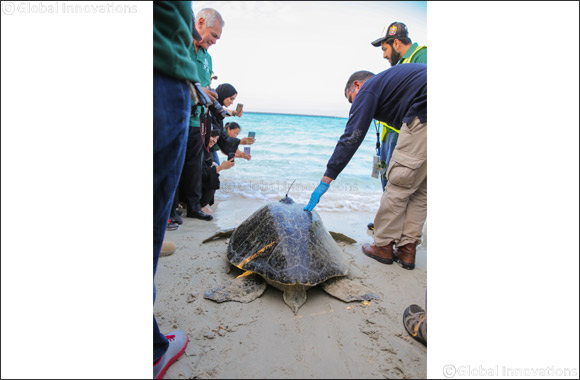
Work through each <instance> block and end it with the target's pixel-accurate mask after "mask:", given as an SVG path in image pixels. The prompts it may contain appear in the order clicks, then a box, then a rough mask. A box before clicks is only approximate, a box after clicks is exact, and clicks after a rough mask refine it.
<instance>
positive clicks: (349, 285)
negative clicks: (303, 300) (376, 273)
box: [321, 277, 379, 302]
mask: <svg viewBox="0 0 580 380" xmlns="http://www.w3.org/2000/svg"><path fill="white" fill-rule="evenodd" d="M321 285H322V289H323V290H324V291H325V292H326V293H328V294H330V295H331V296H333V297H336V298H338V299H339V300H342V301H344V302H353V301H370V300H372V299H377V300H378V299H379V297H378V296H377V295H376V294H374V293H373V292H372V291H371V290H370V289H369V288H367V287H366V286H364V285H361V284H359V283H358V282H354V281H352V280H349V279H348V278H346V277H340V278H331V279H330V280H328V281H326V282H323V283H322V284H321Z"/></svg>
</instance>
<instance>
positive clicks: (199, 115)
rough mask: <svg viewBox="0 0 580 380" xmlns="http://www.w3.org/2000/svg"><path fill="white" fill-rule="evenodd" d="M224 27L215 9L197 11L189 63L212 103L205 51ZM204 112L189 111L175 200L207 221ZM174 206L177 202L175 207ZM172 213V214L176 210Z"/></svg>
mask: <svg viewBox="0 0 580 380" xmlns="http://www.w3.org/2000/svg"><path fill="white" fill-rule="evenodd" d="M223 26H224V20H223V18H222V16H221V15H220V13H219V12H218V11H216V10H215V9H212V8H204V9H202V10H201V11H199V12H197V14H196V18H195V27H196V29H197V30H198V31H199V34H200V35H201V40H200V41H193V44H192V45H191V46H190V48H189V55H190V58H191V61H192V62H193V64H194V65H195V67H196V68H197V72H198V74H199V83H200V85H201V86H202V87H203V88H204V91H205V93H206V94H207V95H208V96H209V98H210V99H211V101H212V102H213V101H215V100H216V99H217V97H218V96H217V94H216V93H215V92H213V91H211V90H210V89H209V85H210V82H211V73H212V72H213V64H212V60H211V56H210V55H209V53H208V52H207V50H208V49H209V48H210V46H212V45H214V44H215V43H216V42H217V40H219V39H220V37H221V35H222V28H223ZM206 111H207V109H206V108H205V107H202V106H198V107H197V108H196V109H192V113H191V118H190V119H189V137H188V140H187V151H186V154H185V163H184V164H183V172H182V173H181V183H180V194H177V195H176V197H178V198H181V200H183V201H185V204H186V208H187V217H189V218H197V219H202V220H206V221H209V220H212V219H213V216H211V215H209V214H207V213H205V212H203V211H202V210H201V205H200V201H201V196H202V188H201V183H202V179H201V175H202V174H201V173H202V164H203V150H204V149H207V144H208V140H209V133H210V130H211V121H210V120H207V121H206V119H205V113H206ZM206 137H207V138H206ZM176 204H177V199H176V202H175V203H174V206H176ZM172 211H173V212H175V208H174V209H173V210H172ZM174 219H177V217H176V215H175V214H173V215H172V217H171V220H174ZM178 223H179V221H178Z"/></svg>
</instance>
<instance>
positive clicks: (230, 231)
mask: <svg viewBox="0 0 580 380" xmlns="http://www.w3.org/2000/svg"><path fill="white" fill-rule="evenodd" d="M234 230H235V228H230V229H228V230H221V231H218V232H216V233H215V234H213V235H212V236H210V237H208V238H207V239H205V240H204V241H202V242H201V244H205V243H207V242H208V241H212V240H217V239H221V238H229V237H230V236H232V234H233V233H234Z"/></svg>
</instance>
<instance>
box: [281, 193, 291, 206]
mask: <svg viewBox="0 0 580 380" xmlns="http://www.w3.org/2000/svg"><path fill="white" fill-rule="evenodd" d="M280 202H282V203H284V204H287V205H292V204H294V199H292V198H290V197H289V196H288V195H286V196H285V197H284V198H282V199H280Z"/></svg>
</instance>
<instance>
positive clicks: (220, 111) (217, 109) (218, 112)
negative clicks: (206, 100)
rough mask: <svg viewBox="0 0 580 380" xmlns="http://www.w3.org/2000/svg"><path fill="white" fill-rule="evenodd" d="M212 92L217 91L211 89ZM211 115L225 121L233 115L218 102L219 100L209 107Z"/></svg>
mask: <svg viewBox="0 0 580 380" xmlns="http://www.w3.org/2000/svg"><path fill="white" fill-rule="evenodd" d="M210 90H211V91H213V92H216V90H214V89H212V88H210ZM208 108H209V110H210V111H211V113H212V114H213V115H214V116H215V117H217V118H218V120H223V119H224V118H225V117H226V116H231V114H230V113H229V112H228V111H227V110H226V109H225V108H224V107H223V106H222V105H221V104H220V102H218V100H217V99H216V100H214V102H213V103H212V104H211V105H210V106H209V107H208Z"/></svg>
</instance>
